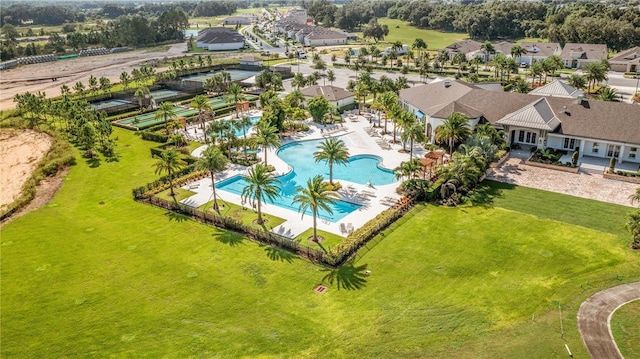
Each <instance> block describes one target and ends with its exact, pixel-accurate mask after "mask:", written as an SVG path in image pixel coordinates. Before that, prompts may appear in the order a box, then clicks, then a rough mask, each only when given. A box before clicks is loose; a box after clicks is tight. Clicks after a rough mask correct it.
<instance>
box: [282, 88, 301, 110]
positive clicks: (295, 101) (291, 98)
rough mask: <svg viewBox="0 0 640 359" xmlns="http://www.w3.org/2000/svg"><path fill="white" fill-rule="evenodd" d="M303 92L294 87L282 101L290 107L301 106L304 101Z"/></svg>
mask: <svg viewBox="0 0 640 359" xmlns="http://www.w3.org/2000/svg"><path fill="white" fill-rule="evenodd" d="M304 99H305V97H304V94H303V93H302V91H300V90H298V89H294V90H293V91H291V92H289V93H288V94H287V95H286V96H285V97H284V102H285V103H287V104H288V105H289V106H291V107H301V106H302V103H303V102H304Z"/></svg>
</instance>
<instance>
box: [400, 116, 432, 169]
mask: <svg viewBox="0 0 640 359" xmlns="http://www.w3.org/2000/svg"><path fill="white" fill-rule="evenodd" d="M409 114H411V113H409ZM412 116H413V115H412ZM401 138H402V140H403V141H405V142H406V141H407V140H409V141H410V147H409V151H410V152H409V159H413V143H414V142H416V141H417V142H423V141H424V140H425V139H426V136H425V134H424V125H422V124H421V123H419V122H418V121H413V122H412V123H411V124H410V125H408V126H407V127H405V129H404V131H402V135H401Z"/></svg>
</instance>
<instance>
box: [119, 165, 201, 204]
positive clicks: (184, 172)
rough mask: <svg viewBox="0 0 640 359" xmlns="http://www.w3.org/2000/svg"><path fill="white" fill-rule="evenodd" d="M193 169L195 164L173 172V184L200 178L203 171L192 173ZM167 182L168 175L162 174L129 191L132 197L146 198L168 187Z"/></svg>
mask: <svg viewBox="0 0 640 359" xmlns="http://www.w3.org/2000/svg"><path fill="white" fill-rule="evenodd" d="M194 171H195V166H193V165H189V166H187V167H185V168H183V169H181V170H180V171H178V172H176V173H174V174H173V183H174V185H175V184H178V183H186V182H187V181H188V180H193V179H196V178H198V177H200V178H202V177H203V176H204V175H203V173H204V172H195V173H192V172H194ZM205 175H206V174H205ZM165 184H166V185H167V187H166V188H164V189H159V188H160V187H161V186H164V185H165ZM168 184H169V176H162V177H160V178H158V179H157V180H155V181H153V182H149V183H147V184H146V185H144V186H140V187H137V188H134V189H133V190H131V192H132V193H133V198H134V199H142V198H146V197H149V196H152V195H154V194H156V193H159V192H162V191H164V190H165V189H167V188H169V187H168Z"/></svg>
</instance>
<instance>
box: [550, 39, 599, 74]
mask: <svg viewBox="0 0 640 359" xmlns="http://www.w3.org/2000/svg"><path fill="white" fill-rule="evenodd" d="M608 56H609V52H608V50H607V45H602V44H574V43H567V44H565V45H564V48H563V49H562V53H561V54H560V57H561V58H562V61H563V62H564V67H567V68H570V69H581V68H583V67H584V66H585V65H586V64H588V63H591V62H595V61H601V60H606V59H607V58H608Z"/></svg>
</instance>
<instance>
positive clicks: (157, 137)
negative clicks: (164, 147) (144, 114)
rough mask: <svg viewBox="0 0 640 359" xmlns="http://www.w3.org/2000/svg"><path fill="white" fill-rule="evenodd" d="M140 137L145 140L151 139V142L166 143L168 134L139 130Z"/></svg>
mask: <svg viewBox="0 0 640 359" xmlns="http://www.w3.org/2000/svg"><path fill="white" fill-rule="evenodd" d="M163 126H164V125H163ZM140 137H141V138H142V139H143V140H146V141H153V142H159V143H167V141H169V136H167V135H163V134H159V133H155V132H150V131H142V132H140Z"/></svg>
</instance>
